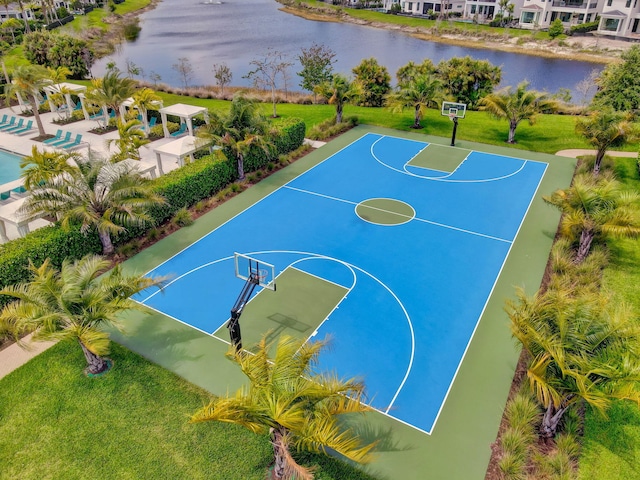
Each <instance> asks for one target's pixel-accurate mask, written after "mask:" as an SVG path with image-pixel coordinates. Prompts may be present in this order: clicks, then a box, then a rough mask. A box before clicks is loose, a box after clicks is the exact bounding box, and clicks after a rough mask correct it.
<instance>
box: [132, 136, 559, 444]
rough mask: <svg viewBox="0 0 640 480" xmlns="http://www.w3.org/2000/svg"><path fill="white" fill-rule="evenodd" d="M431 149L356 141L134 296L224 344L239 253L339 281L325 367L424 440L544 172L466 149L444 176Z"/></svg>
mask: <svg viewBox="0 0 640 480" xmlns="http://www.w3.org/2000/svg"><path fill="white" fill-rule="evenodd" d="M429 148H430V145H429V144H427V143H423V142H418V141H414V140H407V139H401V138H396V137H391V136H384V135H378V134H372V133H369V134H366V135H364V136H362V137H361V138H359V139H358V140H357V141H355V142H354V143H352V144H350V145H348V146H347V147H345V148H344V149H342V150H341V151H339V152H337V153H336V154H334V155H333V156H331V157H329V158H328V159H326V160H325V161H323V162H322V163H320V164H318V165H317V166H316V167H314V168H312V169H311V170H309V171H307V172H305V173H304V174H302V175H300V176H299V177H297V178H295V179H294V180H292V181H291V182H289V183H287V184H286V185H284V186H283V187H281V188H279V189H278V190H276V191H275V192H273V193H272V194H270V195H268V196H266V197H265V198H263V199H262V200H261V201H259V202H257V203H256V204H254V205H253V206H251V207H250V208H248V209H247V210H245V211H243V212H242V213H240V214H238V215H237V216H235V217H234V218H232V219H231V220H229V221H228V222H226V223H225V224H223V225H222V226H220V227H219V228H217V229H216V230H214V231H212V232H211V233H209V234H208V235H207V236H205V237H203V238H202V239H200V240H199V241H197V242H196V243H194V244H193V245H191V246H190V247H188V248H187V249H185V250H183V251H182V252H180V253H179V254H177V255H176V256H174V257H172V258H171V259H169V260H167V261H166V262H164V263H163V264H161V265H160V266H158V267H157V268H156V269H154V270H153V271H152V272H150V274H151V275H171V276H172V281H171V283H170V284H169V286H168V287H167V288H166V290H165V292H164V294H155V293H154V294H151V295H149V296H147V297H144V296H143V297H141V298H140V299H139V300H140V301H141V302H143V303H144V304H145V305H147V306H149V307H151V308H153V309H155V310H158V311H160V312H162V313H164V314H165V315H168V316H170V317H172V318H174V319H176V320H178V321H180V322H183V323H186V324H188V325H191V326H192V327H194V328H196V329H198V330H201V331H203V332H206V333H208V334H211V335H213V336H214V337H216V338H218V339H219V340H220V341H221V342H227V343H228V342H229V338H228V335H227V332H226V329H225V328H224V325H225V324H226V323H227V321H228V319H229V312H230V308H231V307H232V306H233V303H234V301H235V299H236V297H237V296H238V294H239V292H240V290H241V289H242V286H243V281H242V280H240V279H237V278H235V276H234V252H239V253H242V254H245V255H250V256H252V257H255V258H258V259H260V260H262V261H265V262H268V263H270V264H273V265H275V267H276V275H277V276H280V275H286V273H287V272H290V271H292V270H295V271H296V272H302V274H304V275H307V276H309V277H310V278H312V279H314V281H319V282H326V283H327V284H330V285H334V286H338V287H339V288H340V289H341V290H340V291H341V292H342V293H341V294H340V295H339V298H338V299H337V300H336V301H335V302H334V304H333V305H332V307H331V308H330V309H328V311H327V312H326V315H324V316H323V318H321V319H319V320H318V322H317V327H314V330H313V332H312V333H311V334H310V335H309V336H310V337H316V338H320V339H322V338H325V337H326V336H327V335H329V336H330V338H331V348H330V349H328V350H326V351H325V352H324V353H323V354H322V356H321V359H320V365H319V366H318V368H319V370H322V371H335V372H336V373H337V375H338V376H340V377H345V378H350V377H358V378H361V379H362V380H364V382H365V384H366V386H367V394H368V398H369V403H370V405H371V406H372V407H374V408H375V409H377V410H379V411H381V412H382V413H384V414H386V415H388V416H390V417H393V418H395V419H397V420H399V421H401V422H403V423H405V424H408V425H410V426H412V427H414V428H416V429H418V430H421V431H423V432H425V433H428V434H430V433H431V432H432V430H433V428H434V426H435V424H436V422H437V419H438V415H439V413H440V411H441V409H442V406H443V405H444V402H445V401H446V398H447V395H448V393H449V391H450V388H451V386H452V384H453V382H454V380H455V377H456V373H457V371H458V369H459V366H460V365H461V363H462V361H463V359H464V355H465V352H466V350H467V348H468V345H469V343H470V341H471V339H472V337H473V334H474V331H475V329H476V327H477V325H478V322H479V320H480V317H481V316H482V313H483V311H484V309H485V306H486V304H487V302H488V299H489V297H490V295H491V292H492V290H493V288H494V286H495V284H496V281H497V279H498V277H499V275H500V272H501V270H502V267H503V265H504V263H505V260H506V258H507V256H508V255H509V252H510V250H511V246H512V244H513V242H514V240H515V238H516V236H517V234H518V231H519V229H520V226H521V224H522V222H523V220H524V217H525V216H526V214H527V211H528V209H529V206H530V204H531V202H532V200H533V198H534V196H535V193H536V191H537V189H538V186H539V184H540V182H541V180H542V177H543V176H544V173H545V171H546V168H547V164H546V163H541V162H536V161H531V160H522V159H518V158H512V157H505V156H500V155H492V154H487V153H480V152H475V151H472V152H470V153H469V154H468V155H466V157H465V158H464V160H463V161H462V162H461V163H460V164H459V165H458V166H457V168H455V169H453V170H452V171H443V170H440V169H437V168H425V167H424V166H420V162H416V161H415V160H416V159H420V158H425V157H428V156H429ZM439 148H443V147H439ZM451 151H452V152H453V151H454V149H453V148H452V149H451ZM277 282H278V278H276V283H277ZM311 293H312V294H313V292H311ZM263 295H274V296H275V295H277V297H274V298H277V299H278V301H280V302H282V303H283V304H286V303H287V302H293V301H294V300H295V299H293V298H291V297H289V298H287V291H286V289H283V288H280V287H279V288H278V289H277V291H276V292H271V291H267V290H262V289H260V288H258V289H257V291H256V293H255V294H254V299H255V298H256V297H258V296H263ZM240 323H241V325H242V319H241V320H240ZM272 327H273V326H272V325H269V324H265V326H264V331H265V332H266V331H268V330H270V329H271V328H272ZM221 361H225V360H224V359H221Z"/></svg>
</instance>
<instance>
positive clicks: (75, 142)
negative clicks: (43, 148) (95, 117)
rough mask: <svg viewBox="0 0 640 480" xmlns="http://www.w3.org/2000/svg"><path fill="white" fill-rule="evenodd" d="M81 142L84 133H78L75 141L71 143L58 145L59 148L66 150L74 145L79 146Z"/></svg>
mask: <svg viewBox="0 0 640 480" xmlns="http://www.w3.org/2000/svg"><path fill="white" fill-rule="evenodd" d="M80 143H82V134H81V133H78V134H77V135H76V138H75V140H74V141H73V142H70V143H63V144H62V145H57V147H58V148H63V149H65V150H70V149H72V148H73V147H77V146H78V145H80Z"/></svg>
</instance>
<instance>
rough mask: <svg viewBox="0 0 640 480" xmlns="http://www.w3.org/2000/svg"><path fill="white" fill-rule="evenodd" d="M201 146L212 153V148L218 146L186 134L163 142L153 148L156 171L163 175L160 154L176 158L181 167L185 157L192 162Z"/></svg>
mask: <svg viewBox="0 0 640 480" xmlns="http://www.w3.org/2000/svg"><path fill="white" fill-rule="evenodd" d="M203 148H208V149H209V152H210V153H213V150H215V149H217V148H220V147H214V146H213V145H211V143H210V142H209V141H208V140H206V139H204V138H199V137H194V136H193V135H187V136H184V137H182V138H178V139H177V140H174V141H172V142H169V143H165V144H164V145H161V146H159V147H158V148H154V149H153V151H154V152H155V154H156V161H157V162H158V172H160V175H164V171H163V170H162V155H168V156H170V157H174V158H176V159H177V161H178V165H180V166H181V167H182V166H183V165H184V159H185V157H189V158H190V159H191V161H192V162H193V160H194V159H193V154H194V153H195V152H197V151H198V150H201V149H203Z"/></svg>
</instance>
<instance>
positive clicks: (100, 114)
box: [89, 108, 104, 120]
mask: <svg viewBox="0 0 640 480" xmlns="http://www.w3.org/2000/svg"><path fill="white" fill-rule="evenodd" d="M100 117H104V109H103V108H101V109H100V110H98V113H94V114H93V115H91V116H89V120H97V119H99V118H100Z"/></svg>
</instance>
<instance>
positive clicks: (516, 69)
mask: <svg viewBox="0 0 640 480" xmlns="http://www.w3.org/2000/svg"><path fill="white" fill-rule="evenodd" d="M210 1H211V0H204V1H203V0H163V1H162V2H161V3H160V4H159V5H158V6H157V7H156V8H155V9H154V10H151V11H149V12H147V13H145V14H143V15H141V17H140V20H141V23H140V24H141V26H142V31H141V32H140V36H139V38H138V39H137V40H136V41H134V42H128V43H125V44H123V45H122V46H121V48H119V50H118V52H117V53H116V54H114V55H111V56H109V57H107V58H103V59H101V60H99V61H98V62H97V63H96V64H95V65H94V67H93V69H92V73H93V74H94V75H97V76H101V75H102V74H103V73H104V71H105V67H106V64H107V62H110V61H114V62H116V64H117V65H118V67H119V68H120V69H121V70H124V71H126V62H127V60H128V61H130V62H133V63H134V64H136V65H137V66H139V67H141V68H142V69H143V76H144V77H145V78H147V79H148V78H149V75H150V74H151V73H152V72H155V73H157V74H159V75H160V76H161V78H162V80H161V81H162V82H163V83H167V84H170V85H174V86H181V85H182V79H181V77H180V76H179V75H178V73H177V72H176V71H175V70H174V69H173V68H172V65H174V64H176V63H177V62H178V59H179V58H181V57H186V58H188V59H189V61H190V63H191V65H192V66H193V70H194V71H193V77H192V79H191V81H190V82H189V83H190V86H194V85H213V84H215V80H214V79H213V72H212V67H213V64H214V63H222V62H224V63H226V64H227V65H228V66H229V67H230V68H231V71H232V73H233V80H232V82H231V83H232V85H236V86H244V85H248V80H247V79H245V78H243V76H244V75H246V74H247V73H248V72H249V71H250V69H251V65H250V63H249V62H251V60H254V59H256V58H259V57H260V56H261V55H264V54H265V53H266V52H267V50H268V49H274V50H277V51H280V52H283V53H285V54H287V55H288V56H289V58H290V59H291V61H293V62H295V64H294V65H293V66H292V67H291V68H290V71H289V73H290V81H289V85H288V88H289V89H290V90H296V89H297V90H300V87H299V86H298V84H299V83H300V77H299V76H298V75H296V72H298V71H300V68H301V67H300V64H299V63H298V59H297V56H298V55H299V54H300V49H301V48H308V47H310V46H311V45H312V43H313V42H316V43H318V44H323V45H326V46H328V47H329V48H331V49H332V50H333V51H334V52H336V54H337V55H336V60H337V61H336V63H335V64H334V71H336V72H340V73H347V74H348V73H350V72H351V69H352V68H353V67H355V66H356V65H358V64H359V63H360V62H361V61H362V59H364V58H370V57H375V58H376V59H377V60H378V63H380V64H381V65H384V66H386V67H387V69H388V70H389V73H390V75H391V76H392V77H395V72H396V70H397V69H398V68H399V67H401V66H402V65H405V64H406V63H408V62H409V61H414V62H421V61H422V60H423V59H425V58H430V59H431V60H432V61H433V62H434V63H438V62H439V61H440V60H443V59H445V60H446V59H449V58H452V57H462V56H466V55H470V56H471V57H473V58H477V59H481V60H489V61H490V62H491V63H492V64H494V65H498V66H501V67H502V72H503V75H502V77H503V81H502V85H503V86H505V85H516V84H518V83H519V82H521V81H522V80H529V81H530V82H531V85H532V87H533V88H535V89H537V90H546V91H548V92H550V93H555V92H557V91H558V89H559V88H567V89H569V90H571V91H572V97H573V100H574V102H576V103H579V102H581V101H582V100H583V99H584V98H583V96H582V94H581V93H579V92H578V91H577V90H576V85H577V84H578V83H579V82H580V81H582V80H583V79H585V78H586V77H587V76H588V75H589V73H590V72H591V71H592V70H594V69H596V70H598V71H600V70H602V68H603V66H602V65H600V64H593V63H589V62H579V61H571V60H565V59H549V58H542V57H536V56H531V55H522V54H515V53H507V52H499V51H493V50H485V49H475V48H469V47H459V46H455V45H447V44H445V43H438V42H429V41H424V40H419V39H416V38H413V37H410V36H408V35H404V34H402V33H399V32H394V31H389V30H383V29H376V28H373V27H367V26H359V25H352V24H344V23H333V22H316V21H310V20H305V19H303V18H299V17H296V16H294V15H290V14H287V13H284V12H281V11H280V10H279V8H280V7H281V5H280V4H279V3H277V2H276V1H275V0H226V1H222V2H221V3H208V2H210ZM592 93H593V92H592Z"/></svg>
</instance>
